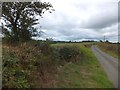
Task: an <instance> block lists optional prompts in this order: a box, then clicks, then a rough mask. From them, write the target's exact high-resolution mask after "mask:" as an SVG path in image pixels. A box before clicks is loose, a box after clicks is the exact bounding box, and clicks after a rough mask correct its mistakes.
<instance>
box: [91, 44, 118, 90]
mask: <svg viewBox="0 0 120 90" xmlns="http://www.w3.org/2000/svg"><path fill="white" fill-rule="evenodd" d="M92 51H93V52H94V54H95V56H96V57H97V59H98V60H99V62H100V64H101V66H102V67H103V69H104V71H105V72H106V73H107V76H108V78H109V79H110V80H111V82H112V83H113V85H114V86H115V88H118V59H116V58H113V57H112V56H110V55H108V54H106V53H104V52H102V51H101V50H100V49H99V48H98V47H97V46H95V45H94V46H92Z"/></svg>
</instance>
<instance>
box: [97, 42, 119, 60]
mask: <svg viewBox="0 0 120 90" xmlns="http://www.w3.org/2000/svg"><path fill="white" fill-rule="evenodd" d="M119 45H120V44H113V43H98V47H100V48H101V50H103V51H105V52H106V53H108V54H110V55H111V56H113V57H115V58H118V56H120V52H119V51H118V50H119V48H118V47H119Z"/></svg>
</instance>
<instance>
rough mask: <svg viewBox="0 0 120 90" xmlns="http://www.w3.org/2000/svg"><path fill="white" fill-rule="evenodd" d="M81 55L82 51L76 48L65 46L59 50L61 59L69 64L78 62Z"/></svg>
mask: <svg viewBox="0 0 120 90" xmlns="http://www.w3.org/2000/svg"><path fill="white" fill-rule="evenodd" d="M80 55H81V52H80V49H79V48H78V47H76V46H63V47H61V48H60V50H59V56H60V59H63V60H65V61H67V62H70V61H76V60H77V59H79V58H80V57H79V56H80Z"/></svg>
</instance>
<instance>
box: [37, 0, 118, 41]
mask: <svg viewBox="0 0 120 90" xmlns="http://www.w3.org/2000/svg"><path fill="white" fill-rule="evenodd" d="M41 1H42V2H50V3H51V4H52V5H53V8H54V9H55V11H53V12H52V13H49V12H45V13H44V15H43V18H40V19H39V23H40V24H39V25H37V26H36V27H37V28H38V29H39V30H41V31H43V32H44V33H43V34H42V36H41V37H40V38H38V39H46V38H53V40H60V41H69V40H71V41H82V40H103V39H104V36H105V38H106V40H109V41H112V42H116V41H118V0H41ZM40 27H41V28H40Z"/></svg>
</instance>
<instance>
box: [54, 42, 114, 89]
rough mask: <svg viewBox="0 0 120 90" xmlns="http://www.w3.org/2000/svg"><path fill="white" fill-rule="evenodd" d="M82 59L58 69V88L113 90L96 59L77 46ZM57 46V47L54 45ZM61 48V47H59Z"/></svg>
mask: <svg viewBox="0 0 120 90" xmlns="http://www.w3.org/2000/svg"><path fill="white" fill-rule="evenodd" d="M77 45H78V47H80V50H81V51H82V52H83V54H84V57H83V58H82V59H81V60H79V61H78V62H76V63H68V64H66V65H65V66H61V67H59V68H58V70H59V74H58V76H57V79H58V83H57V87H59V88H113V85H112V83H111V82H110V81H109V80H108V77H107V75H106V74H105V72H104V71H103V69H102V68H101V66H100V64H99V62H98V61H97V59H96V57H95V56H94V54H93V53H92V51H91V50H90V48H86V47H84V46H83V45H80V44H77ZM55 46H58V45H55ZM60 46H62V45H60Z"/></svg>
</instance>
